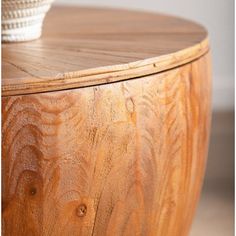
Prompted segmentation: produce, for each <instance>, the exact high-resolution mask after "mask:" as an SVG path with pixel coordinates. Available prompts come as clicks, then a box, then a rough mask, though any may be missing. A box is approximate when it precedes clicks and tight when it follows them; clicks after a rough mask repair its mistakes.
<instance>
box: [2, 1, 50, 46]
mask: <svg viewBox="0 0 236 236" xmlns="http://www.w3.org/2000/svg"><path fill="white" fill-rule="evenodd" d="M53 1H54V0H3V1H2V41H3V42H21V41H28V40H33V39H37V38H39V37H40V36H41V32H42V24H43V20H44V17H45V15H46V13H47V12H48V10H49V9H50V7H51V4H52V2H53Z"/></svg>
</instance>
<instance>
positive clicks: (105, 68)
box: [2, 7, 209, 96]
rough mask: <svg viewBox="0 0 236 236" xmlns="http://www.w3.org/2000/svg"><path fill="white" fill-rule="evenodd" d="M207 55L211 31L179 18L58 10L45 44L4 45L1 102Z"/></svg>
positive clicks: (52, 14) (43, 40)
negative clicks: (11, 96) (12, 97)
mask: <svg viewBox="0 0 236 236" xmlns="http://www.w3.org/2000/svg"><path fill="white" fill-rule="evenodd" d="M208 50H209V46H208V38H207V32H206V30H205V29H204V28H203V27H202V26H200V25H198V24H196V23H193V22H191V21H187V20H183V19H180V18H177V17H172V16H166V15H162V14H153V13H144V12H137V11H127V10H115V9H99V8H81V7H53V8H52V9H51V11H50V12H49V14H48V15H47V17H46V19H45V25H44V29H43V35H42V37H41V38H40V39H38V40H35V41H31V42H25V43H16V44H2V58H3V59H2V96H8V95H20V94H30V93H38V92H46V91H58V90H63V89H68V88H79V87H85V86H91V85H99V84H104V83H110V82H117V81H121V80H127V79H133V78H136V77H140V76H145V75H149V74H153V73H160V72H162V71H165V70H169V69H171V68H174V67H177V66H181V65H183V64H186V63H189V62H191V61H193V60H196V59H197V58H199V57H201V56H202V55H204V54H205V53H207V51H208Z"/></svg>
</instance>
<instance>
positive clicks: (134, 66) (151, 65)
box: [2, 5, 209, 97]
mask: <svg viewBox="0 0 236 236" xmlns="http://www.w3.org/2000/svg"><path fill="white" fill-rule="evenodd" d="M56 8H64V6H63V5H59V6H56ZM66 8H71V6H69V7H66ZM80 8H81V7H80ZM82 9H91V10H96V9H98V10H118V11H127V12H134V13H135V12H137V13H144V14H152V15H164V16H170V17H173V18H179V19H182V20H184V21H188V22H190V23H193V24H195V25H198V26H199V27H201V28H202V29H203V30H205V38H203V40H202V41H200V42H199V43H196V44H194V45H192V46H190V47H187V48H184V49H182V50H179V51H176V52H173V53H169V54H163V55H160V56H157V57H151V58H146V59H142V60H138V61H132V62H129V63H122V64H115V65H108V66H102V67H95V68H89V69H83V70H78V71H69V72H66V73H64V74H58V76H56V77H51V78H43V77H42V78H41V79H42V80H38V79H37V82H24V83H19V84H17V83H15V84H10V85H9V84H3V83H2V97H5V96H16V95H26V94H36V93H43V92H53V91H61V90H66V89H77V88H84V87H89V86H98V85H102V84H109V83H114V82H120V81H123V80H131V79H135V78H137V77H144V76H147V75H151V74H156V73H162V72H164V71H167V70H170V69H174V68H176V67H180V66H182V65H184V64H188V63H191V62H192V61H194V60H196V59H198V58H200V57H202V56H203V55H205V54H206V53H207V52H208V51H209V38H208V33H207V31H206V29H205V28H204V27H203V26H202V25H201V24H198V23H196V22H194V21H192V20H188V19H184V18H182V17H179V16H172V15H168V14H163V13H155V12H152V11H151V12H150V11H141V10H139V9H135V10H130V9H122V8H110V7H105V8H102V7H93V6H92V7H90V6H82ZM3 45H4V44H3ZM173 58H174V60H173ZM3 69H4V68H3ZM94 70H98V73H96V74H94ZM132 71H136V73H139V74H138V76H137V75H134V74H133V73H132ZM138 71H139V72H138ZM125 73H126V75H124V74H125ZM94 77H95V78H94ZM96 77H97V78H96ZM3 81H4V79H3V80H2V82H3Z"/></svg>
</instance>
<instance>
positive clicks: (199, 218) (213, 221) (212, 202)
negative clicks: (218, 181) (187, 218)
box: [190, 190, 234, 236]
mask: <svg viewBox="0 0 236 236" xmlns="http://www.w3.org/2000/svg"><path fill="white" fill-rule="evenodd" d="M233 235H234V197H233V193H232V191H227V190H224V191H223V190H222V191H220V190H206V191H203V193H202V196H201V199H200V202H199V205H198V209H197V213H196V216H195V218H194V221H193V225H192V229H191V232H190V236H233Z"/></svg>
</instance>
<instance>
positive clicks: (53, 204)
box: [2, 54, 211, 236]
mask: <svg viewBox="0 0 236 236" xmlns="http://www.w3.org/2000/svg"><path fill="white" fill-rule="evenodd" d="M210 88H211V74H210V65H209V55H208V54H207V55H205V56H204V57H202V58H200V59H198V60H196V61H194V62H192V63H190V64H187V65H184V66H182V67H179V68H176V69H173V70H170V71H167V72H163V73H159V74H155V75H150V76H147V77H143V78H138V79H133V80H129V81H124V82H118V83H112V84H106V85H100V86H92V87H87V88H80V89H74V90H68V91H60V92H50V93H43V94H33V95H21V96H9V97H4V98H3V99H2V102H3V105H2V107H3V110H2V117H3V123H2V131H3V134H2V137H3V139H2V164H3V214H2V216H3V235H4V236H8V235H9V236H13V235H14V236H15V235H17V236H21V235H24V236H27V235H43V236H47V235H50V236H67V235H68V236H71V235H73V236H74V235H75V236H76V235H80V236H89V235H94V236H95V235H96V236H102V235H107V236H110V235H114V236H121V235H122V236H133V235H134V236H136V235H137V236H138V235H139V236H185V235H187V233H188V230H189V227H190V225H191V221H192V217H193V214H194V211H195V207H196V203H197V200H198V197H199V193H200V189H201V184H202V179H203V175H204V168H205V163H206V155H207V148H208V137H209V125H210V101H211V99H210V97H211V92H210V90H211V89H210Z"/></svg>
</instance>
